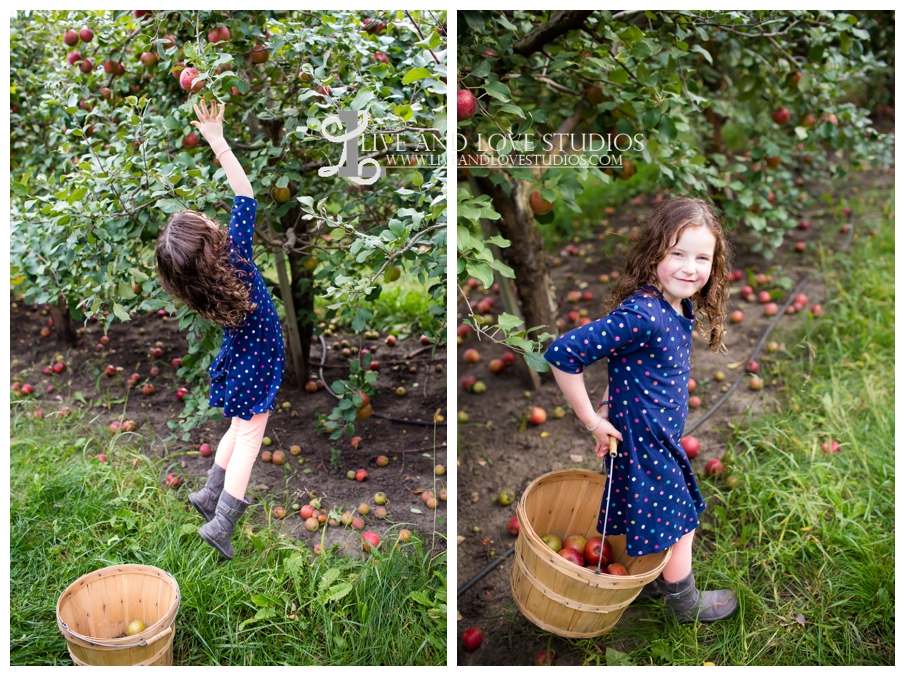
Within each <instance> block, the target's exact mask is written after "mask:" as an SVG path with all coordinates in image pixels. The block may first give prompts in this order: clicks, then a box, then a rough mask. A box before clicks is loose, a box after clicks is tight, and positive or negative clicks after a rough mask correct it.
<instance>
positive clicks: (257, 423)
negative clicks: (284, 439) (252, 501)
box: [214, 413, 270, 500]
mask: <svg viewBox="0 0 905 676" xmlns="http://www.w3.org/2000/svg"><path fill="white" fill-rule="evenodd" d="M269 416H270V414H269V413H258V414H257V415H253V416H252V417H251V420H242V418H238V417H236V418H233V419H232V424H231V425H230V426H229V429H228V430H227V431H226V434H224V435H223V438H222V439H221V440H220V445H219V446H217V455H216V456H215V457H214V462H216V463H217V464H218V465H219V466H220V468H221V469H225V470H226V477H225V478H224V480H223V490H225V491H226V492H227V493H229V494H230V495H231V496H233V497H234V498H238V499H239V500H244V499H245V489H246V488H248V479H249V478H250V477H251V468H252V467H254V464H255V460H256V459H257V457H258V451H260V450H261V440H262V439H263V438H264V430H265V429H266V428H267V418H268V417H269Z"/></svg>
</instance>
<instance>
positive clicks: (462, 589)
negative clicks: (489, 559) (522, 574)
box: [456, 545, 515, 598]
mask: <svg viewBox="0 0 905 676" xmlns="http://www.w3.org/2000/svg"><path fill="white" fill-rule="evenodd" d="M514 551H515V545H512V546H511V547H510V548H509V549H507V550H506V553H505V554H503V555H502V556H501V557H500V558H498V559H497V560H496V561H494V562H493V563H491V564H490V565H489V566H487V567H486V568H485V569H484V570H482V571H481V572H480V573H478V574H477V575H475V576H474V577H473V578H472V579H471V580H470V581H469V582H467V583H466V584H465V586H463V587H460V588H459V591H458V592H456V598H458V597H460V596H462V594H464V593H465V592H467V591H468V590H469V589H471V588H472V587H473V586H474V584H475V583H476V582H477V581H478V580H480V579H481V578H482V577H484V576H485V575H487V573H489V572H490V571H491V570H493V569H494V568H496V567H497V566H498V565H500V564H501V563H503V561H505V560H506V558H507V557H509V556H511V555H512V552H514Z"/></svg>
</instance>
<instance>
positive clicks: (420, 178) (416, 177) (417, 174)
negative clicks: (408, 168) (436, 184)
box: [412, 171, 424, 188]
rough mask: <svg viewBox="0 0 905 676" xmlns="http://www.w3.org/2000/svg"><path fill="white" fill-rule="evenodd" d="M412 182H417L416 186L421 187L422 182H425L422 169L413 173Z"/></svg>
mask: <svg viewBox="0 0 905 676" xmlns="http://www.w3.org/2000/svg"><path fill="white" fill-rule="evenodd" d="M412 183H414V184H415V187H416V188H420V187H421V184H422V183H424V176H422V175H421V172H420V171H416V172H415V173H414V174H413V175H412Z"/></svg>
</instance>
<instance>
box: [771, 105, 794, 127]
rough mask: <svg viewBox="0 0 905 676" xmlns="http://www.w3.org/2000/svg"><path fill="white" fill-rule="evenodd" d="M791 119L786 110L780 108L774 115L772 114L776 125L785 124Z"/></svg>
mask: <svg viewBox="0 0 905 676" xmlns="http://www.w3.org/2000/svg"><path fill="white" fill-rule="evenodd" d="M791 117H792V114H791V113H790V112H789V109H788V108H780V109H779V110H777V111H776V112H775V113H773V121H774V122H775V123H776V124H786V123H787V122H788V121H789V118H791Z"/></svg>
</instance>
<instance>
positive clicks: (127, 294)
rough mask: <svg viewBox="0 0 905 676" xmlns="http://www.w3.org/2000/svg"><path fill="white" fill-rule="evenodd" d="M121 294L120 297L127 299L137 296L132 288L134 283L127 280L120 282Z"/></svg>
mask: <svg viewBox="0 0 905 676" xmlns="http://www.w3.org/2000/svg"><path fill="white" fill-rule="evenodd" d="M119 295H120V298H125V299H127V300H129V299H132V298H135V292H134V291H133V290H132V285H131V284H130V283H129V282H126V281H122V282H120V283H119Z"/></svg>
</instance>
